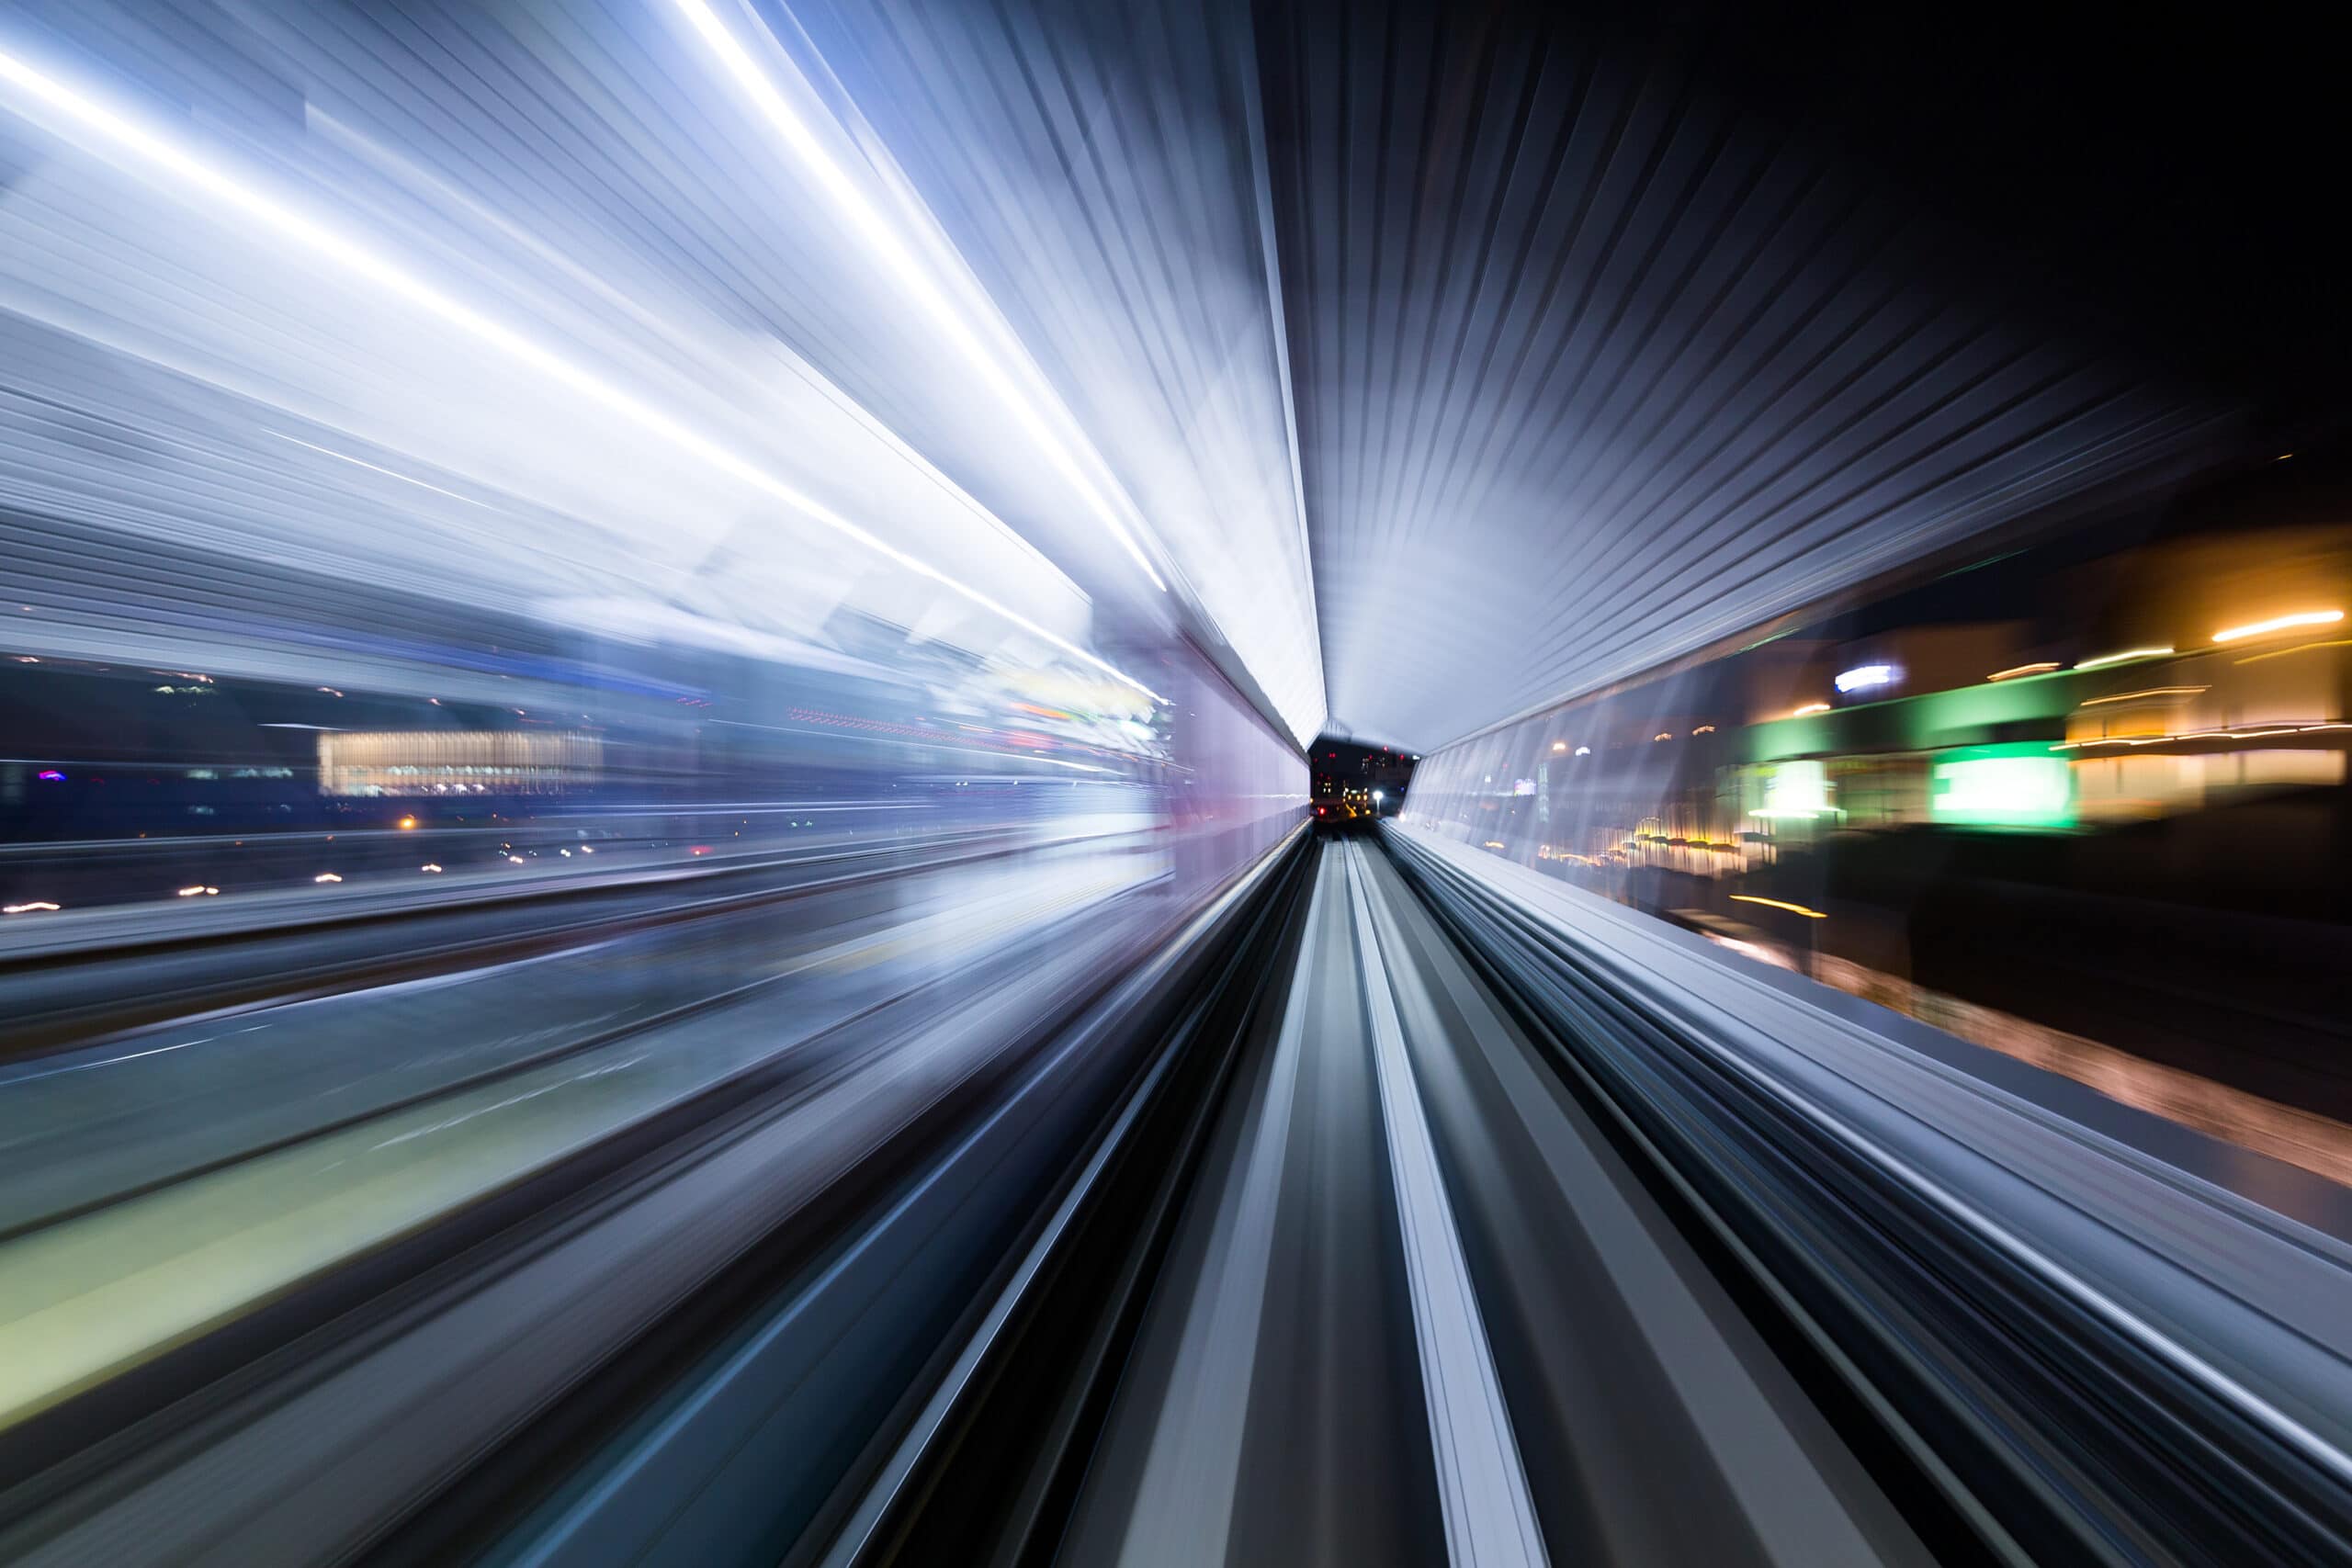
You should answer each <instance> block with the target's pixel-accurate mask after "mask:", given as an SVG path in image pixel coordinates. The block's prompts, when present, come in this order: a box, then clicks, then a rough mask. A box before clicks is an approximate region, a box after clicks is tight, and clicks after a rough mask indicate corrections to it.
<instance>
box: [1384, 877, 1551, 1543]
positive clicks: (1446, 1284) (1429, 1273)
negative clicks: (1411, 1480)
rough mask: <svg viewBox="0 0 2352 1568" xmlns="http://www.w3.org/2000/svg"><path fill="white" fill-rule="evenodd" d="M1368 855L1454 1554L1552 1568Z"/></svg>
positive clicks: (1417, 1315)
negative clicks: (1449, 1188)
mask: <svg viewBox="0 0 2352 1568" xmlns="http://www.w3.org/2000/svg"><path fill="white" fill-rule="evenodd" d="M1362 857H1363V851H1362V850H1361V849H1359V848H1358V847H1356V846H1355V845H1352V844H1351V845H1350V846H1348V871H1349V876H1348V893H1349V897H1350V899H1351V905H1352V908H1353V909H1354V913H1355V933H1356V951H1357V953H1358V954H1359V955H1360V956H1361V957H1362V959H1363V987H1364V1003H1365V1008H1366V1010H1367V1012H1368V1013H1369V1015H1370V1018H1371V1021H1372V1055H1373V1062H1374V1066H1375V1067H1376V1068H1377V1070H1378V1077H1379V1082H1380V1107H1381V1120H1382V1123H1383V1125H1384V1127H1385V1130H1386V1133H1387V1136H1388V1168H1389V1170H1390V1172H1391V1173H1392V1174H1393V1175H1394V1177H1395V1179H1396V1183H1397V1220H1398V1223H1399V1225H1400V1228H1401V1229H1402V1230H1403V1232H1404V1237H1405V1275H1406V1279H1407V1280H1408V1281H1409V1282H1410V1284H1411V1286H1412V1295H1413V1328H1414V1337H1415V1338H1416V1340H1417V1342H1418V1343H1419V1348H1420V1357H1421V1388H1422V1392H1423V1393H1424V1394H1425V1395H1426V1397H1427V1400H1428V1404H1429V1416H1430V1450H1431V1451H1432V1453H1433V1454H1434V1456H1435V1458H1436V1461H1437V1483H1438V1500H1439V1502H1440V1504H1441V1505H1442V1507H1443V1509H1444V1513H1445V1539H1446V1548H1447V1555H1448V1556H1449V1557H1450V1558H1451V1559H1452V1561H1453V1563H1454V1564H1455V1565H1456V1568H1472V1565H1476V1568H1504V1565H1506V1564H1518V1563H1528V1564H1539V1563H1544V1562H1548V1558H1547V1556H1546V1554H1545V1552H1544V1537H1543V1533H1542V1531H1541V1530H1539V1529H1537V1528H1536V1523H1535V1504H1534V1500H1533V1499H1532V1497H1531V1496H1530V1495H1528V1489H1527V1471H1526V1468H1525V1467H1524V1466H1523V1465H1521V1462H1520V1458H1519V1442H1518V1439H1517V1438H1515V1437H1514V1436H1513V1435H1512V1433H1511V1426H1510V1411H1509V1410H1508V1409H1507V1408H1506V1407H1505V1406H1504V1404H1503V1395H1502V1387H1501V1384H1500V1382H1499V1381H1498V1379H1497V1378H1496V1376H1495V1359H1494V1353H1493V1351H1492V1349H1491V1348H1489V1347H1488V1345H1487V1329H1486V1325H1485V1324H1484V1323H1483V1322H1482V1321H1481V1320H1480V1318H1479V1316H1478V1300H1477V1292H1476V1290H1475V1289H1474V1288H1473V1287H1472V1286H1471V1283H1470V1269H1469V1264H1468V1262H1467V1261H1466V1260H1465V1259H1464V1257H1463V1255H1462V1235H1461V1233H1460V1232H1459V1231H1458V1230H1456V1229H1455V1227H1454V1224H1453V1205H1452V1204H1451V1203H1449V1202H1448V1201H1447V1200H1446V1196H1445V1179H1444V1176H1443V1175H1442V1173H1441V1172H1440V1171H1439V1169H1438V1167H1437V1146H1436V1145H1435V1144H1434V1143H1432V1142H1431V1141H1430V1127H1429V1118H1428V1115H1427V1113H1426V1112H1425V1111H1423V1110H1422V1108H1421V1098H1420V1092H1419V1089H1416V1088H1415V1087H1414V1083H1413V1066H1412V1062H1411V1060H1410V1059H1409V1058H1408V1056H1407V1055H1406V1054H1405V1032H1404V1026H1403V1025H1402V1024H1401V1023H1400V1022H1399V1021H1398V1020H1397V998H1395V997H1394V996H1392V995H1391V994H1390V992H1389V989H1388V970H1387V966H1386V965H1385V964H1383V963H1382V962H1381V957H1380V943H1379V940H1378V938H1377V937H1376V936H1375V935H1374V931H1373V920H1372V907H1371V905H1370V903H1369V902H1368V901H1367V900H1366V898H1365V897H1364V888H1363V883H1364V878H1365V875H1366V873H1365V872H1364V869H1363V859H1362Z"/></svg>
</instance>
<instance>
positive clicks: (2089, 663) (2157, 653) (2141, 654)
mask: <svg viewBox="0 0 2352 1568" xmlns="http://www.w3.org/2000/svg"><path fill="white" fill-rule="evenodd" d="M2171 651H2172V649H2170V648H2127V649H2124V650H2123V651H2122V652H2120V653H2102V654H2100V655H2099V656H2098V658H2097V659H2083V660H2076V661H2075V669H2077V670H2097V669H2099V668H2100V667H2101V666H2103V665H2109V664H2120V663H2122V662H2123V661H2124V660H2127V659H2162V658H2163V657H2164V656H2165V654H2167V653H2170V652H2171Z"/></svg>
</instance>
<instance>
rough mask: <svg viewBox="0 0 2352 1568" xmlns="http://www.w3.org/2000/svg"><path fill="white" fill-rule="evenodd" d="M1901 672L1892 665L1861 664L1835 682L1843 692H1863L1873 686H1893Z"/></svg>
mask: <svg viewBox="0 0 2352 1568" xmlns="http://www.w3.org/2000/svg"><path fill="white" fill-rule="evenodd" d="M1900 675H1901V671H1898V670H1896V669H1895V668H1894V665H1892V664H1861V665H1857V666H1855V667H1854V668H1853V669H1851V670H1849V671H1845V672H1844V673H1843V674H1841V675H1839V676H1838V678H1837V679H1836V680H1835V681H1834V682H1832V684H1834V685H1835V686H1836V687H1837V688H1838V690H1839V691H1841V692H1863V691H1868V690H1870V689H1871V687H1873V686H1891V685H1893V684H1894V682H1895V681H1896V680H1897V679H1898V678H1900Z"/></svg>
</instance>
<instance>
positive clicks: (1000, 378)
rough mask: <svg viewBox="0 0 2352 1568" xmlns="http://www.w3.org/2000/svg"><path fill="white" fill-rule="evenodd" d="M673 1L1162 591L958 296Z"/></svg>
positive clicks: (710, 23)
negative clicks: (968, 316) (954, 297)
mask: <svg viewBox="0 0 2352 1568" xmlns="http://www.w3.org/2000/svg"><path fill="white" fill-rule="evenodd" d="M677 6H678V9H679V11H680V12H681V13H682V14H683V15H684V17H685V18H686V21H687V22H688V24H689V25H691V26H692V27H693V28H694V30H695V36H696V37H698V38H700V39H702V41H703V42H704V44H705V45H706V46H707V47H708V48H709V50H710V51H711V53H712V54H713V55H714V56H716V57H717V59H718V63H719V64H720V65H721V66H722V67H724V68H725V70H726V72H727V74H728V75H729V76H730V77H732V78H733V79H734V82H735V84H736V85H737V86H739V87H741V89H742V90H743V93H744V95H745V96H747V97H749V98H750V99H751V101H752V107H755V108H757V109H758V110H759V111H760V115H761V118H763V119H765V120H766V121H767V122H768V124H769V125H770V126H772V127H774V128H775V132H776V134H777V135H778V136H780V137H782V138H783V139H784V145H785V148H786V151H788V152H790V153H791V154H792V156H793V158H794V160H795V161H796V162H797V164H798V165H799V167H800V169H801V171H802V172H803V173H804V174H806V175H809V178H810V179H812V180H814V181H815V182H816V184H817V187H818V188H819V189H820V190H821V191H823V192H824V193H825V195H826V196H827V197H831V200H832V202H833V205H834V207H835V208H836V209H839V211H840V213H841V216H842V220H843V221H845V222H846V223H847V224H848V225H849V228H850V230H851V231H852V232H853V233H854V234H855V235H856V236H857V238H858V239H859V241H860V242H862V243H864V244H865V247H866V248H867V249H868V250H869V251H871V252H872V253H873V254H874V255H875V257H876V260H878V261H879V262H881V264H882V265H883V266H884V267H885V268H886V269H887V270H888V272H889V274H890V276H892V278H893V279H894V280H895V281H896V282H897V283H898V285H899V288H902V289H903V290H904V291H905V292H906V295H907V297H908V299H910V301H911V302H912V303H913V304H914V305H916V306H917V307H918V308H920V309H921V310H922V312H923V314H924V315H925V316H926V317H928V318H929V319H930V321H931V322H932V324H933V326H935V327H937V328H938V329H939V331H940V332H941V333H943V334H944V336H945V337H946V339H947V341H948V342H949V343H950V344H953V345H954V347H955V349H956V352H957V353H958V354H960V355H963V356H964V358H965V360H966V361H967V363H969V364H970V366H971V367H972V368H973V369H974V370H975V371H976V372H978V375H979V377H980V379H981V380H982V381H983V382H985V383H986V384H987V386H988V389H989V392H990V393H992V394H993V395H994V396H996V397H997V398H999V399H1000V400H1002V403H1003V406H1004V408H1005V410H1006V412H1009V413H1011V414H1012V417H1013V420H1014V421H1015V423H1018V424H1019V425H1020V426H1021V428H1022V430H1023V432H1024V433H1025V434H1027V435H1028V436H1029V438H1030V439H1031V440H1032V441H1034V442H1035V443H1036V444H1037V447H1038V449H1039V450H1040V451H1042V452H1043V453H1044V454H1045V456H1046V461H1047V462H1049V463H1051V464H1052V465H1053V466H1054V469H1055V471H1056V472H1057V473H1058V474H1060V475H1061V476H1062V478H1063V479H1066V480H1068V481H1069V485H1070V488H1071V489H1073V490H1075V491H1078V493H1079V497H1080V500H1082V501H1083V502H1085V503H1086V506H1087V509H1088V510H1089V511H1091V513H1094V516H1095V519H1096V520H1097V521H1098V522H1100V523H1101V524H1102V525H1103V527H1104V528H1106V529H1108V530H1109V531H1110V533H1111V536H1112V537H1113V538H1114V539H1116V540H1118V542H1119V545H1120V547H1122V548H1124V549H1125V551H1126V552H1127V554H1128V556H1129V557H1131V558H1133V559H1134V561H1135V563H1136V565H1137V566H1139V567H1141V568H1142V569H1143V572H1144V575H1145V576H1147V577H1148V578H1150V579H1151V584H1152V586H1153V587H1155V588H1157V589H1159V590H1160V591H1161V592H1166V591H1167V588H1168V584H1167V583H1166V582H1165V581H1162V580H1161V579H1160V575H1159V572H1158V571H1157V570H1154V568H1153V566H1152V564H1151V558H1149V557H1148V556H1147V555H1146V554H1145V553H1144V549H1143V547H1142V545H1141V544H1139V543H1138V542H1137V541H1136V536H1135V535H1134V534H1133V533H1132V532H1130V531H1129V529H1128V528H1127V526H1126V525H1125V523H1124V522H1122V521H1121V520H1120V518H1119V516H1118V512H1117V509H1116V508H1115V507H1114V505H1113V504H1112V502H1111V498H1110V497H1109V496H1107V495H1105V494H1104V493H1103V491H1102V490H1101V488H1100V487H1099V486H1097V485H1096V484H1095V482H1094V479H1093V478H1092V476H1091V475H1090V474H1088V473H1087V471H1086V468H1085V466H1084V465H1083V464H1082V463H1080V461H1079V458H1078V455H1077V454H1076V453H1074V452H1072V451H1071V450H1070V449H1069V447H1068V446H1066V445H1065V444H1064V443H1063V441H1062V440H1061V438H1060V436H1059V435H1058V434H1056V433H1055V431H1054V429H1053V426H1052V424H1051V423H1049V422H1048V421H1047V420H1046V416H1045V413H1044V412H1043V411H1041V410H1040V409H1039V408H1038V407H1037V406H1036V403H1035V400H1034V399H1033V398H1032V397H1031V395H1030V392H1029V389H1027V388H1026V387H1024V386H1023V385H1022V384H1021V381H1020V379H1018V378H1015V377H1014V376H1013V375H1012V373H1011V372H1009V371H1007V370H1006V369H1005V367H1003V366H1002V365H1001V363H1000V362H999V361H998V359H997V357H996V355H993V354H991V353H990V352H989V347H988V345H987V344H985V343H983V342H981V341H980V336H979V334H978V333H977V332H975V331H974V330H973V328H972V324H971V323H970V322H969V321H967V320H966V319H965V317H964V314H963V312H961V311H960V310H957V309H956V305H955V302H954V301H952V300H951V299H948V298H947V295H946V293H945V291H944V290H943V289H942V288H940V287H939V284H938V282H937V281H936V280H935V279H934V278H933V276H931V271H930V269H929V268H927V267H926V266H924V265H923V264H922V261H921V260H920V259H919V258H918V257H917V256H916V255H915V254H914V252H913V250H912V249H911V248H910V246H909V245H908V244H907V243H906V241H905V240H904V239H902V238H901V237H900V236H899V232H898V231H897V229H896V228H895V227H894V226H893V225H892V224H891V223H890V221H889V220H888V218H886V217H884V215H883V214H882V211H881V209H878V208H877V207H876V206H875V204H874V203H873V202H872V201H871V200H870V199H868V198H867V197H866V195H865V192H863V191H861V190H860V189H859V188H858V186H857V183H856V182H855V181H854V180H853V179H852V178H851V177H850V175H849V174H848V171H846V170H844V169H843V168H842V166H841V164H840V163H839V161H838V160H836V159H835V158H834V157H833V156H832V154H831V152H827V151H826V150H825V147H824V145H823V143H822V142H821V141H819V139H818V137H817V134H816V132H815V131H814V130H811V129H810V128H809V122H808V121H806V120H805V119H803V118H800V115H799V113H798V112H797V110H795V109H794V108H793V107H792V105H791V104H790V103H789V102H787V101H786V98H785V96H784V95H783V94H782V93H781V92H779V91H777V90H776V86H775V83H774V82H772V81H770V80H769V79H768V75H767V73H766V72H764V71H763V70H761V69H760V65H759V62H757V61H755V60H753V59H752V55H751V51H748V50H746V49H745V48H744V47H743V45H742V44H741V41H739V40H738V39H736V37H735V35H734V34H733V33H731V32H729V30H728V28H727V25H726V24H725V23H724V22H721V21H720V20H719V19H718V15H717V13H715V12H713V11H712V10H711V8H710V7H709V6H708V5H707V4H705V0H677Z"/></svg>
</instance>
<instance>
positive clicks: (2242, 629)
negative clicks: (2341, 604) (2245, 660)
mask: <svg viewBox="0 0 2352 1568" xmlns="http://www.w3.org/2000/svg"><path fill="white" fill-rule="evenodd" d="M2343 618H2344V612H2343V611H2341V610H2305V611H2303V612H2301V614H2299V615H2276V616H2273V617H2272V618H2271V619H2269V620H2267V621H2255V622H2253V623H2251V624H2250V625H2247V626H2230V627H2228V628H2226V629H2224V630H2222V631H2218V632H2215V633H2214V634H2213V640H2214V641H2215V642H2235V641H2237V640H2238V639H2239V638H2240V637H2260V636H2262V635H2263V634H2264V633H2266V632H2283V631H2285V630H2287V629H2288V628H2289V627H2290V626H2331V625H2333V624H2334V623H2335V622H2337V621H2340V620H2342V619H2343Z"/></svg>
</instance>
